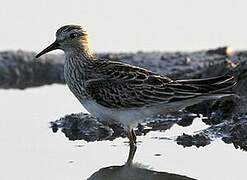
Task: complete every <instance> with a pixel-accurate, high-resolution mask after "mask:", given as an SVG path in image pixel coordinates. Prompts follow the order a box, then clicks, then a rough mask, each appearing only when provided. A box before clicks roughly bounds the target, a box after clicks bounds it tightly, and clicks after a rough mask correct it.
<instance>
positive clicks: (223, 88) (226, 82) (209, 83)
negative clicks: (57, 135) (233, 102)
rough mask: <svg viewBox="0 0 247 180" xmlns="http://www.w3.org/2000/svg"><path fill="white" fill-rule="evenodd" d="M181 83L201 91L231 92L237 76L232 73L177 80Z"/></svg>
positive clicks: (210, 92) (212, 92)
mask: <svg viewBox="0 0 247 180" xmlns="http://www.w3.org/2000/svg"><path fill="white" fill-rule="evenodd" d="M177 82H179V83H181V84H186V85H191V86H194V87H198V88H199V89H200V91H202V92H203V93H209V94H214V93H216V94H218V93H220V94H221V93H226V94H228V93H233V92H232V91H231V88H232V87H233V86H235V85H236V84H237V78H236V77H235V76H234V75H223V76H218V77H213V78H205V79H187V80H178V81H177Z"/></svg>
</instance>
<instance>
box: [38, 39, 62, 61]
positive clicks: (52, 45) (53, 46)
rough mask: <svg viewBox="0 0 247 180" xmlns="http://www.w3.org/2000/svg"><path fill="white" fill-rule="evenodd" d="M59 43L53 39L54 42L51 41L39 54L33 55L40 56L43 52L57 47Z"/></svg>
mask: <svg viewBox="0 0 247 180" xmlns="http://www.w3.org/2000/svg"><path fill="white" fill-rule="evenodd" d="M59 46H60V45H59V43H58V42H57V41H55V42H54V43H52V44H51V45H50V46H48V47H47V48H45V49H44V50H43V51H41V52H40V53H39V54H37V55H36V56H35V57H36V58H39V57H40V56H42V55H43V54H46V53H48V52H50V51H53V50H55V49H59Z"/></svg>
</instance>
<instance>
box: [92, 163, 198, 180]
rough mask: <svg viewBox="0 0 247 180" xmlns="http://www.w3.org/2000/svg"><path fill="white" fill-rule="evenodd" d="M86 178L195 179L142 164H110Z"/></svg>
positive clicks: (111, 179)
mask: <svg viewBox="0 0 247 180" xmlns="http://www.w3.org/2000/svg"><path fill="white" fill-rule="evenodd" d="M88 180H195V179H193V178H189V177H186V176H182V175H178V174H171V173H167V172H157V171H154V170H150V169H146V168H145V167H144V166H143V165H140V164H132V166H128V165H123V166H110V167H105V168H102V169H100V170H99V171H97V172H95V173H94V174H93V175H92V176H91V177H89V178H88Z"/></svg>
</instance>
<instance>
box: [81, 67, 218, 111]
mask: <svg viewBox="0 0 247 180" xmlns="http://www.w3.org/2000/svg"><path fill="white" fill-rule="evenodd" d="M102 67H103V68H102ZM98 68H99V69H98V70H97V72H98V73H101V74H102V78H98V79H91V80H88V81H86V83H85V88H86V91H87V93H88V94H89V96H91V98H92V99H94V100H95V101H96V102H97V103H98V104H101V105H103V106H105V107H108V108H135V107H144V106H149V105H154V104H159V103H169V102H173V101H179V100H185V99H187V98H193V97H196V96H200V95H202V94H207V93H210V92H211V91H214V90H215V89H214V88H213V86H212V88H213V89H212V88H211V86H210V88H207V85H206V84H210V83H207V80H202V81H200V80H197V81H196V80H194V81H193V80H187V81H185V80H184V81H173V80H171V79H169V78H167V77H163V76H159V75H157V74H155V73H152V72H151V71H148V70H145V69H142V68H138V67H135V66H130V65H125V64H121V63H109V64H108V65H106V64H104V66H103V65H102V66H99V67H98ZM212 80H213V79H212ZM209 82H211V81H210V80H209ZM217 82H218V81H217ZM216 88H217V87H216Z"/></svg>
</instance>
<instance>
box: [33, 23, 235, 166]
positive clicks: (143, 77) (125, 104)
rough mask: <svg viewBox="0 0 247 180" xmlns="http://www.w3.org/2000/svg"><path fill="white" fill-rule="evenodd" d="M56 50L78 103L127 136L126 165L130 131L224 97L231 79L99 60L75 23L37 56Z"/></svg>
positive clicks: (132, 150) (133, 144) (132, 145)
mask: <svg viewBox="0 0 247 180" xmlns="http://www.w3.org/2000/svg"><path fill="white" fill-rule="evenodd" d="M55 49H61V50H63V51H64V53H65V55H66V60H65V66H64V76H65V80H66V83H67V85H68V86H69V88H70V90H71V91H72V92H73V94H74V95H75V96H76V97H77V99H78V100H79V101H80V102H81V104H82V105H83V106H84V107H85V108H86V109H87V110H88V112H90V113H91V114H92V115H94V116H95V117H97V118H98V119H99V120H100V121H118V122H120V123H122V124H123V125H124V127H125V130H126V132H127V133H128V138H129V142H130V152H129V157H128V160H127V164H129V165H130V164H131V163H132V160H133V157H134V154H135V151H136V136H135V133H134V131H133V128H135V127H136V125H137V124H138V123H140V122H142V120H143V119H145V118H146V117H151V116H153V115H156V114H163V113H168V112H171V111H176V110H180V109H182V108H184V107H186V106H189V105H193V104H196V103H199V102H201V101H203V100H206V99H213V98H218V97H222V96H226V95H229V94H227V93H226V92H224V90H225V89H228V88H230V87H232V86H233V85H234V84H235V83H236V81H235V78H234V77H233V76H230V75H225V76H220V77H213V78H208V79H194V80H191V79H190V80H172V79H170V78H168V77H165V76H161V75H159V74H157V73H155V72H152V71H149V70H147V69H143V68H140V67H137V66H132V65H129V64H125V63H121V62H113V61H110V60H106V59H99V58H97V57H95V56H94V55H93V53H92V52H91V50H90V48H89V44H88V34H87V32H86V31H85V30H84V29H83V28H82V27H81V26H77V25H66V26H63V27H61V28H60V29H58V30H57V32H56V40H55V42H54V43H52V44H51V45H50V46H48V47H47V48H46V49H44V50H43V51H42V52H40V53H39V54H37V56H36V58H38V57H40V56H41V55H43V54H45V53H47V52H49V51H52V50H55Z"/></svg>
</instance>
